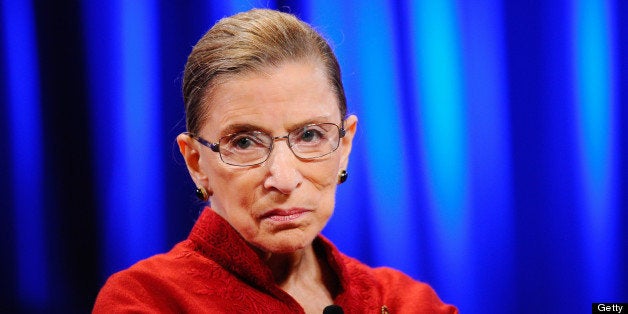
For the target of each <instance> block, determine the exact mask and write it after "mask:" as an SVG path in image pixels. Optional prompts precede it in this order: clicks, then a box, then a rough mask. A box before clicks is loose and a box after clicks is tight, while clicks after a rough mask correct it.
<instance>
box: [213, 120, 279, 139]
mask: <svg viewBox="0 0 628 314" xmlns="http://www.w3.org/2000/svg"><path fill="white" fill-rule="evenodd" d="M249 131H261V132H264V133H268V130H266V129H264V128H262V127H260V126H258V125H255V124H251V123H234V124H230V125H227V127H226V128H224V129H223V130H222V131H220V137H223V136H226V135H229V134H233V133H239V132H249Z"/></svg>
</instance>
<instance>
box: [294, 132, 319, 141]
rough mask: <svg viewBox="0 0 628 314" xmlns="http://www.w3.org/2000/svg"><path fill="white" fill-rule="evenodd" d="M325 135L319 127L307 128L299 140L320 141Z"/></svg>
mask: <svg viewBox="0 0 628 314" xmlns="http://www.w3.org/2000/svg"><path fill="white" fill-rule="evenodd" d="M322 137H323V133H322V132H321V131H320V130H317V129H305V130H303V132H302V133H301V136H300V137H299V140H300V141H302V142H314V141H318V140H320V139H321V138H322Z"/></svg>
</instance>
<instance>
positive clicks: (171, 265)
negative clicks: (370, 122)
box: [93, 208, 458, 313]
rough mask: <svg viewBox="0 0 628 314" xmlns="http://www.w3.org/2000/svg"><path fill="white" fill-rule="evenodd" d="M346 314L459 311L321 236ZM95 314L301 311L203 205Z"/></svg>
mask: <svg viewBox="0 0 628 314" xmlns="http://www.w3.org/2000/svg"><path fill="white" fill-rule="evenodd" d="M314 246H315V249H317V250H321V251H319V252H324V254H326V256H327V261H328V262H329V264H330V265H331V268H332V269H333V270H334V271H335V272H336V274H337V276H338V278H339V281H340V286H341V287H340V289H339V293H338V295H337V296H336V297H335V300H334V302H335V304H337V305H340V306H341V307H342V308H343V310H344V312H345V313H387V312H386V311H388V312H389V313H457V312H458V311H457V309H456V308H455V307H453V306H451V305H446V304H444V303H443V302H442V301H441V300H440V299H439V298H438V296H437V295H436V293H435V292H434V290H433V289H432V288H431V287H429V286H428V285H426V284H424V283H420V282H417V281H415V280H413V279H411V278H410V277H408V276H406V275H404V274H403V273H401V272H399V271H396V270H394V269H391V268H370V267H368V266H366V265H364V264H362V263H360V262H359V261H357V260H355V259H353V258H350V257H347V256H346V255H344V254H342V253H340V252H339V251H338V250H337V249H336V248H335V247H334V246H333V244H331V243H330V242H329V241H328V240H327V239H325V238H323V237H322V236H319V237H317V238H316V239H315V240H314ZM93 312H94V313H120V312H125V313H126V312H133V313H303V309H302V308H301V306H300V305H299V303H297V301H295V300H294V299H293V298H292V297H291V296H290V295H289V294H287V293H286V292H284V291H283V290H281V289H280V288H279V287H278V286H277V285H276V284H275V282H274V280H273V276H272V273H271V271H270V269H269V268H267V267H266V265H265V264H264V263H263V262H262V260H261V259H260V258H259V257H258V255H257V254H256V253H255V252H254V251H253V250H252V249H251V248H250V247H249V246H248V245H247V243H246V241H245V240H244V239H243V238H242V237H241V236H240V235H239V234H238V233H237V232H236V231H235V230H234V229H233V228H232V227H231V226H230V225H229V223H227V222H226V221H225V220H224V219H223V218H222V217H220V216H218V215H217V214H215V213H214V211H213V210H211V209H209V208H206V209H205V210H204V211H203V213H202V214H201V216H200V217H199V219H198V221H197V222H196V224H195V225H194V228H193V229H192V232H191V233H190V235H189V237H188V239H187V240H185V241H183V242H181V243H179V244H177V245H176V246H175V247H174V248H173V249H172V250H171V251H170V252H168V253H165V254H159V255H155V256H153V257H150V258H148V259H145V260H143V261H140V262H138V263H137V264H135V265H133V266H131V267H130V268H129V269H127V270H124V271H121V272H119V273H116V274H114V275H113V276H111V277H110V278H109V279H108V280H107V282H106V283H105V286H104V287H103V288H102V289H101V291H100V293H99V294H98V298H97V299H96V304H95V305H94V310H93Z"/></svg>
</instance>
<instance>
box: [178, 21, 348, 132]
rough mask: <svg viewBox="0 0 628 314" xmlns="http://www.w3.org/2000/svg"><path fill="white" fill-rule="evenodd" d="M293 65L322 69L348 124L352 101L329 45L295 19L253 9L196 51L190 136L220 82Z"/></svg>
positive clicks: (189, 76) (188, 88)
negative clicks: (301, 63)
mask: <svg viewBox="0 0 628 314" xmlns="http://www.w3.org/2000/svg"><path fill="white" fill-rule="evenodd" d="M289 61H305V62H318V64H320V65H322V66H323V68H324V70H325V72H326V74H327V77H328V79H329V83H330V85H331V86H332V88H333V91H334V92H335V93H336V96H337V97H338V106H339V108H340V118H341V119H342V120H344V118H345V116H346V113H347V101H346V97H345V92H344V87H343V86H342V80H341V76H340V66H339V65H338V60H337V59H336V56H335V55H334V53H333V51H332V50H331V47H330V46H329V44H328V43H327V41H325V39H324V38H323V37H322V36H321V35H320V34H319V33H317V32H316V31H315V30H314V29H313V28H312V27H311V26H310V25H308V24H307V23H305V22H303V21H301V20H299V19H298V18H296V17H295V16H294V15H291V14H288V13H282V12H279V11H274V10H268V9H253V10H250V11H247V12H243V13H239V14H236V15H234V16H230V17H226V18H223V19H221V20H220V21H218V22H217V23H216V24H215V25H214V26H213V27H212V28H211V29H210V30H209V31H207V33H205V35H203V37H202V38H201V39H200V40H199V41H198V43H196V45H195V46H194V48H193V49H192V52H191V53H190V55H189V57H188V60H187V63H186V65H185V70H184V75H183V100H184V102H185V114H186V127H187V130H188V132H192V133H198V132H199V131H200V129H201V127H202V125H203V123H204V121H205V120H206V118H207V115H208V111H209V108H208V107H209V106H207V105H204V102H205V100H206V99H208V98H210V97H208V95H209V94H210V93H211V90H212V89H213V87H214V86H216V84H217V83H219V82H218V79H219V78H224V77H226V76H231V77H233V76H235V75H237V74H246V73H255V72H260V73H261V72H262V71H263V70H264V68H267V67H271V66H274V67H276V66H280V65H282V64H283V63H286V62H289Z"/></svg>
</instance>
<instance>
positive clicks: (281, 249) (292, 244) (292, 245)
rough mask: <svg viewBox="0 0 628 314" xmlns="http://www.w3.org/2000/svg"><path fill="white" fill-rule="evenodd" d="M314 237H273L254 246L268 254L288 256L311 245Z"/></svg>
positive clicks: (292, 235) (289, 235) (290, 235)
mask: <svg viewBox="0 0 628 314" xmlns="http://www.w3.org/2000/svg"><path fill="white" fill-rule="evenodd" d="M315 237H316V235H314V236H306V235H303V234H300V235H294V234H287V235H283V234H282V235H274V236H272V238H271V239H266V240H265V241H260V242H259V243H257V244H256V245H255V246H257V247H258V248H259V249H261V250H262V251H264V252H265V253H270V254H290V253H295V252H297V251H300V250H302V249H304V248H307V247H309V246H311V245H312V241H314V238H315Z"/></svg>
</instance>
